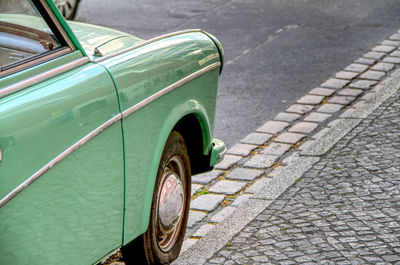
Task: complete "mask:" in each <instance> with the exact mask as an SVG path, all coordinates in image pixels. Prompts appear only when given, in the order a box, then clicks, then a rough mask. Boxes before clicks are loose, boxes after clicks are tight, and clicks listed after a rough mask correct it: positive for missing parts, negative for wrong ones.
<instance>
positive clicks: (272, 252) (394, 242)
mask: <svg viewBox="0 0 400 265" xmlns="http://www.w3.org/2000/svg"><path fill="white" fill-rule="evenodd" d="M298 263H301V264H400V92H398V93H397V95H396V96H395V97H393V98H391V99H390V100H388V101H387V102H386V103H385V104H384V105H383V106H381V107H379V108H378V109H377V110H376V111H375V112H374V113H373V114H372V115H370V116H369V117H368V118H367V119H365V120H363V121H362V122H361V123H360V124H359V125H358V126H357V127H355V129H353V130H352V131H351V132H350V133H349V134H347V135H346V136H345V137H344V138H342V139H341V140H340V141H339V142H338V143H337V144H336V145H335V147H334V148H333V149H332V150H331V151H330V152H329V153H328V154H327V155H325V156H324V157H322V159H321V160H320V161H319V162H318V163H316V164H315V165H314V166H313V168H312V169H311V170H309V171H308V172H307V173H306V174H304V175H303V177H302V178H301V179H298V180H297V181H296V182H295V184H294V185H292V186H291V187H290V188H289V189H288V190H286V191H285V192H284V193H283V194H282V195H281V196H280V197H279V198H278V199H277V200H276V201H274V202H273V203H272V204H271V205H270V207H268V208H266V209H265V210H264V211H263V212H262V213H261V214H260V215H259V216H258V217H257V218H256V219H254V220H253V221H252V222H250V223H249V224H248V225H247V227H245V228H244V229H243V230H242V231H240V232H239V233H238V234H236V236H235V237H234V238H233V239H232V240H231V241H230V242H229V243H228V244H227V245H226V246H225V247H223V248H222V249H221V250H220V251H219V252H217V253H215V254H214V256H213V257H211V258H210V259H209V260H208V261H207V263H206V264H224V265H228V264H229V265H232V264H298Z"/></svg>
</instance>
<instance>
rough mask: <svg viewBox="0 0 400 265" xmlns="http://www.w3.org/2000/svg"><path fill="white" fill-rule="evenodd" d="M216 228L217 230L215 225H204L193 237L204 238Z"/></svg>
mask: <svg viewBox="0 0 400 265" xmlns="http://www.w3.org/2000/svg"><path fill="white" fill-rule="evenodd" d="M214 228H215V225H212V224H204V225H202V226H200V228H199V229H197V231H196V232H195V233H194V234H193V236H195V237H203V236H205V235H206V234H207V233H208V232H210V231H211V230H212V229H214Z"/></svg>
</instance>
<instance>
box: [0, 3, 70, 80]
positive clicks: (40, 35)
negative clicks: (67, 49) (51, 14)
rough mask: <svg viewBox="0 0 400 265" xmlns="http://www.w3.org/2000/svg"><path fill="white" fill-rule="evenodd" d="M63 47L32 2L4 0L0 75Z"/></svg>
mask: <svg viewBox="0 0 400 265" xmlns="http://www.w3.org/2000/svg"><path fill="white" fill-rule="evenodd" d="M62 47H63V42H62V40H60V39H59V38H57V37H56V34H54V32H53V31H52V30H51V28H50V26H49V25H48V24H47V23H46V21H45V19H44V18H43V17H42V15H41V13H40V12H39V11H38V10H37V8H36V7H35V5H33V3H32V2H31V1H30V0H0V73H1V72H5V71H7V70H10V69H12V68H14V67H18V66H21V65H23V64H24V63H26V62H30V61H34V60H36V59H39V58H41V57H43V56H45V55H46V54H49V53H52V52H54V51H57V50H59V49H60V48H62Z"/></svg>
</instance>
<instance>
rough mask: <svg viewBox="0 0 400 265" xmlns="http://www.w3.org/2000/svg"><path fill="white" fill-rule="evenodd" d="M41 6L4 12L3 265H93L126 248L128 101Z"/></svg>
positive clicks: (20, 5)
mask: <svg viewBox="0 0 400 265" xmlns="http://www.w3.org/2000/svg"><path fill="white" fill-rule="evenodd" d="M34 3H35V5H33V2H30V1H29V2H28V0H13V1H4V2H1V3H0V68H1V71H0V264H19V265H20V264H58V265H59V264H93V263H95V262H97V261H98V260H99V259H100V258H102V257H103V256H104V255H106V254H107V253H109V252H111V251H113V250H115V249H117V248H119V247H120V245H121V242H122V229H123V196H124V193H123V190H124V170H123V167H124V165H123V142H122V133H121V123H120V122H121V121H120V115H121V114H120V111H119V106H118V99H117V96H116V91H115V88H114V85H113V82H112V80H111V78H110V77H109V74H108V73H107V72H106V71H105V70H104V68H103V67H101V66H98V65H96V64H92V63H90V62H89V60H88V59H87V57H85V55H84V54H83V53H82V51H80V50H79V49H78V48H77V45H75V44H74V41H73V40H71V39H70V38H69V37H68V34H67V33H66V32H67V30H65V29H64V28H63V27H61V25H60V23H59V22H58V21H57V20H56V19H55V18H54V15H51V13H50V9H49V7H48V6H47V4H46V2H45V1H34ZM2 4H4V5H5V6H2ZM2 8H3V9H2Z"/></svg>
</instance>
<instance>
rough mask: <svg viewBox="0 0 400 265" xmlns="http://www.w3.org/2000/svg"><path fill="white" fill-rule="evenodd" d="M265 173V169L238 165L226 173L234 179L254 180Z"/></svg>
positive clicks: (228, 177)
mask: <svg viewBox="0 0 400 265" xmlns="http://www.w3.org/2000/svg"><path fill="white" fill-rule="evenodd" d="M263 174H264V171H262V170H258V169H250V168H242V167H237V168H235V169H234V170H232V171H231V172H230V173H229V174H228V175H226V178H227V179H234V180H254V179H256V178H258V177H259V176H261V175H263Z"/></svg>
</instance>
